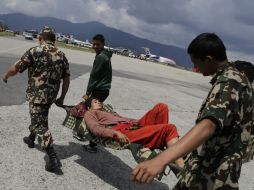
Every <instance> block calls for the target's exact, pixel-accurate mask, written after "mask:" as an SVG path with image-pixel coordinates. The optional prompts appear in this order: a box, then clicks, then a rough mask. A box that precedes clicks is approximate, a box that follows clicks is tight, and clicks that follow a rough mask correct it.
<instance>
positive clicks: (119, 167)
mask: <svg viewBox="0 0 254 190" xmlns="http://www.w3.org/2000/svg"><path fill="white" fill-rule="evenodd" d="M36 148H37V149H39V150H40V151H41V149H40V148H39V147H38V146H36ZM54 148H55V150H56V152H57V154H58V157H59V159H60V160H63V159H66V158H69V157H72V156H74V155H78V156H79V159H77V160H75V162H76V163H78V164H79V165H81V166H83V167H84V168H86V169H87V170H89V171H90V172H92V173H94V175H96V176H98V177H99V178H101V179H102V180H103V181H105V182H106V183H108V184H110V185H112V186H114V187H115V188H117V189H120V190H126V189H135V190H149V189H151V190H160V189H161V190H169V188H168V186H167V185H166V184H164V183H162V182H158V181H154V182H153V183H152V184H149V185H147V184H146V185H141V184H137V183H134V182H132V181H131V180H130V176H131V171H132V168H131V167H129V166H128V165H127V164H125V163H124V162H123V161H122V160H121V159H120V158H118V157H117V156H115V155H113V154H111V153H110V152H108V151H107V150H106V149H104V148H103V147H101V146H100V147H99V149H98V152H97V153H95V154H93V153H88V152H85V151H84V150H83V148H82V146H81V144H79V143H75V142H69V145H54ZM46 159H47V157H46V156H45V160H46ZM63 170H64V168H63ZM73 177H79V176H73Z"/></svg>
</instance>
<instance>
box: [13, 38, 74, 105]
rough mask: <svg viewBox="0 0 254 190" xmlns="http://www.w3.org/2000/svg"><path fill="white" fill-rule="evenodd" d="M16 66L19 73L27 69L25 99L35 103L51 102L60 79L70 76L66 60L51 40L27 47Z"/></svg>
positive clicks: (55, 94)
mask: <svg viewBox="0 0 254 190" xmlns="http://www.w3.org/2000/svg"><path fill="white" fill-rule="evenodd" d="M16 67H17V68H18V71H19V72H20V73H22V72H23V71H24V70H26V69H28V88H27V91H26V92H27V93H26V99H27V101H29V102H31V103H36V104H51V103H52V102H53V101H54V100H55V98H56V96H57V94H58V90H59V86H60V83H61V79H63V78H66V77H69V76H70V71H69V63H68V60H67V59H66V57H65V55H64V53H63V52H61V51H60V50H58V49H57V48H56V47H55V46H54V45H53V43H51V42H47V43H46V44H43V45H40V46H36V47H33V48H31V49H29V50H28V51H27V52H26V53H25V54H24V55H23V56H22V57H21V59H20V60H19V61H18V62H17V63H16Z"/></svg>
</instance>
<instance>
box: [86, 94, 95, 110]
mask: <svg viewBox="0 0 254 190" xmlns="http://www.w3.org/2000/svg"><path fill="white" fill-rule="evenodd" d="M93 99H94V98H93V97H90V98H88V99H87V100H86V101H85V108H86V110H88V109H89V108H91V106H92V100H93Z"/></svg>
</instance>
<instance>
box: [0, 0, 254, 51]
mask: <svg viewBox="0 0 254 190" xmlns="http://www.w3.org/2000/svg"><path fill="white" fill-rule="evenodd" d="M14 12H15V13H16V12H19V13H25V14H28V15H33V16H50V17H57V18H61V19H66V20H69V21H72V22H88V21H99V22H101V23H104V24H105V25H107V26H110V27H114V28H117V29H120V30H123V31H125V32H128V33H131V34H134V35H136V36H139V37H143V38H147V39H150V40H152V41H156V42H160V43H164V44H171V45H176V46H179V47H185V48H186V46H187V45H188V44H189V43H190V41H191V40H192V39H193V38H194V37H195V36H197V35H198V34H199V33H202V32H215V33H217V34H218V35H219V36H220V37H221V38H222V39H223V40H224V42H225V43H226V47H227V49H229V50H231V51H237V52H241V53H245V54H247V53H248V54H249V55H251V54H253V52H254V51H253V50H254V0H241V1H240V0H1V1H0V13H14Z"/></svg>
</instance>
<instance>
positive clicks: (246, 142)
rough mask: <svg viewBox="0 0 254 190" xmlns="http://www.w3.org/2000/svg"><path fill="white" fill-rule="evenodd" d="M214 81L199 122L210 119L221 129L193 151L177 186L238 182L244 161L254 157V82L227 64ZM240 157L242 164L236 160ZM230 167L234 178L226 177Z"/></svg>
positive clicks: (195, 186)
mask: <svg viewBox="0 0 254 190" xmlns="http://www.w3.org/2000/svg"><path fill="white" fill-rule="evenodd" d="M211 84H212V85H213V86H212V88H211V90H210V92H209V94H208V96H207V98H206V100H205V101H204V102H203V104H202V106H201V109H200V112H199V114H198V118H197V121H196V123H198V122H200V121H201V120H202V119H205V118H209V119H211V120H213V121H214V122H215V123H216V124H217V128H216V131H215V134H214V135H213V136H212V137H210V138H209V139H208V140H207V141H206V142H205V143H204V144H203V145H201V146H200V147H199V148H197V150H195V151H193V152H192V154H191V155H190V157H189V159H188V160H187V161H186V166H185V169H184V171H183V173H182V177H181V178H180V181H179V183H178V185H177V186H176V187H177V188H176V189H179V187H180V189H181V188H183V187H182V186H181V185H183V186H187V187H189V188H190V189H216V188H217V187H218V188H219V187H225V186H224V185H225V184H227V183H230V184H237V183H238V178H239V177H240V170H241V163H242V161H243V160H245V161H249V160H250V159H251V158H252V157H253V145H254V144H253V140H254V125H253V122H254V110H253V109H254V108H253V107H254V105H253V99H254V94H253V89H252V86H251V83H250V82H249V81H248V79H247V77H246V76H245V75H243V74H242V73H240V72H239V71H238V70H237V69H236V68H234V67H232V66H231V65H229V64H227V65H224V66H223V67H221V68H220V69H219V70H218V71H217V73H216V74H215V76H214V77H213V79H212V81H211ZM236 160H237V161H239V162H238V163H239V164H238V165H237V164H235V163H234V162H235V161H236ZM229 167H232V168H233V169H232V168H231V169H230V168H229ZM229 170H231V171H230V172H232V173H231V174H230V176H231V178H232V179H231V181H230V180H228V178H227V177H226V176H227V175H228V173H230V172H229ZM223 180H225V181H223ZM229 181H230V182H229ZM179 184H181V185H180V186H179ZM227 185H228V184H227Z"/></svg>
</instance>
